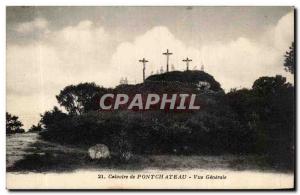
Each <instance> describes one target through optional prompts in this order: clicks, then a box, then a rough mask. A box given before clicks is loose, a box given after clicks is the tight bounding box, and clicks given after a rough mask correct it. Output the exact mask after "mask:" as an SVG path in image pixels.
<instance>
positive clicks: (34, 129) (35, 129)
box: [28, 123, 43, 132]
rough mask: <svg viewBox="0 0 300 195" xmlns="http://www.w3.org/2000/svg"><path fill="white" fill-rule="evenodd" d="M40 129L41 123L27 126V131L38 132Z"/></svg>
mask: <svg viewBox="0 0 300 195" xmlns="http://www.w3.org/2000/svg"><path fill="white" fill-rule="evenodd" d="M42 130H43V128H42V124H41V123H38V124H37V125H32V126H31V127H30V128H29V130H28V132H40V131H42Z"/></svg>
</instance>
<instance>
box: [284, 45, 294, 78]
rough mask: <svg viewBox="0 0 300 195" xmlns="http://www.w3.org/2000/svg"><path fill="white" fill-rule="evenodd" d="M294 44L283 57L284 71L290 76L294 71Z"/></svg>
mask: <svg viewBox="0 0 300 195" xmlns="http://www.w3.org/2000/svg"><path fill="white" fill-rule="evenodd" d="M294 55H295V44H294V42H293V43H292V45H291V46H290V47H289V51H286V53H285V55H284V57H285V59H284V64H283V65H284V66H285V68H284V69H285V70H286V71H287V72H290V73H292V74H294V71H295V57H294Z"/></svg>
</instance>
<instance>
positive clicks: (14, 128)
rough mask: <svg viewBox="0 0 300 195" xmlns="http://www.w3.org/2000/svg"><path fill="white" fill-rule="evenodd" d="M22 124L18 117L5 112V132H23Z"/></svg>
mask: <svg viewBox="0 0 300 195" xmlns="http://www.w3.org/2000/svg"><path fill="white" fill-rule="evenodd" d="M22 126H23V124H22V122H21V121H19V117H17V116H14V115H11V114H10V113H8V112H6V134H13V133H24V132H25V130H24V129H22Z"/></svg>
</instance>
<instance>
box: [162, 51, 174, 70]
mask: <svg viewBox="0 0 300 195" xmlns="http://www.w3.org/2000/svg"><path fill="white" fill-rule="evenodd" d="M172 54H173V53H170V52H169V49H167V52H165V53H163V55H166V56H167V72H169V55H172Z"/></svg>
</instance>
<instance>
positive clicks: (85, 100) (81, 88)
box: [56, 83, 107, 115]
mask: <svg viewBox="0 0 300 195" xmlns="http://www.w3.org/2000/svg"><path fill="white" fill-rule="evenodd" d="M106 92H107V90H106V89H104V88H102V87H99V86H97V85H96V84H95V83H80V84H78V85H69V86H67V87H65V88H64V89H63V90H61V91H60V93H59V95H57V96H56V99H57V101H58V103H59V104H60V105H61V106H63V107H64V108H65V109H66V111H68V113H69V114H71V115H80V114H82V113H85V112H88V111H91V110H94V109H95V106H97V104H98V102H97V97H100V96H101V95H102V94H104V93H106Z"/></svg>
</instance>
